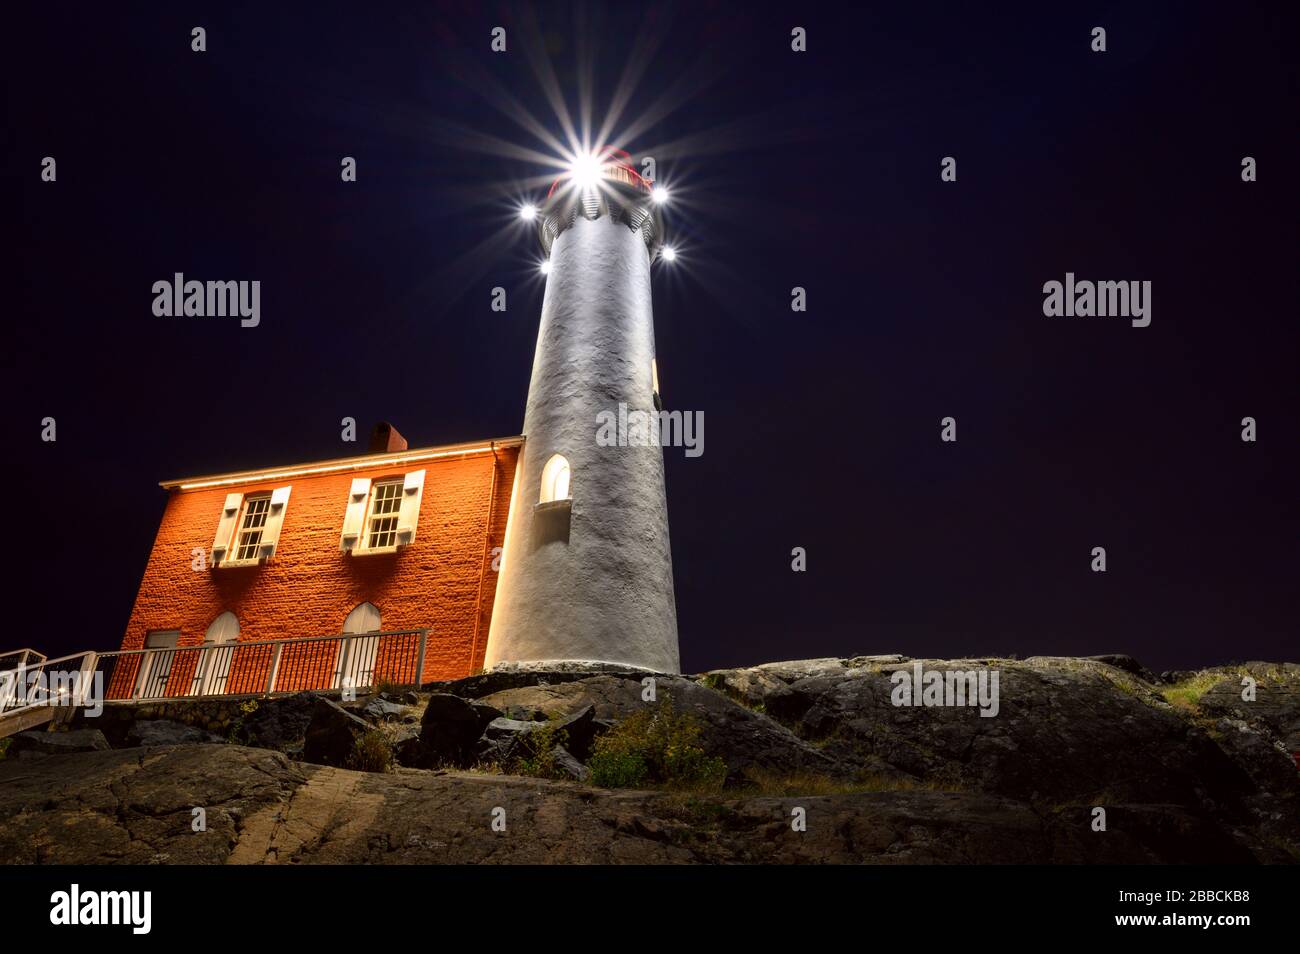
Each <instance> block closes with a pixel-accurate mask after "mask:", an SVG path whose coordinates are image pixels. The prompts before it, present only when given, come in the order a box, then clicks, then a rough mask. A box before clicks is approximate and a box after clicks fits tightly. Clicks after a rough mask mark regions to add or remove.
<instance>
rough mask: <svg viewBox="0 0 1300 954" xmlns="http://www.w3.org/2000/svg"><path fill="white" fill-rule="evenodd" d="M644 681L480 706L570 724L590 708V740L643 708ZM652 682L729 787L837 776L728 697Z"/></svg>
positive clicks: (619, 680) (544, 690) (618, 679)
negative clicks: (536, 713)
mask: <svg viewBox="0 0 1300 954" xmlns="http://www.w3.org/2000/svg"><path fill="white" fill-rule="evenodd" d="M645 677H646V674H645V673H637V674H635V675H634V676H628V675H620V674H601V675H596V676H591V677H588V678H587V679H585V680H582V681H581V682H566V683H560V684H556V685H537V686H526V687H521V688H517V689H509V690H505V691H503V692H498V693H494V694H492V695H490V696H487V697H486V698H485V700H484V701H486V702H490V703H492V704H493V705H496V706H497V707H498V708H500V707H504V706H507V705H522V706H529V707H533V708H537V709H541V710H542V711H543V712H546V713H547V715H549V716H551V717H552V718H559V719H567V718H570V717H571V716H572V715H573V714H575V713H580V712H581V711H582V710H583V709H585V708H586V707H588V706H594V707H595V712H594V718H593V719H592V722H591V727H590V731H591V733H592V735H593V736H594V735H595V734H596V733H597V732H598V731H599V730H600V729H601V728H602V727H603V726H602V725H601V723H602V722H604V723H610V722H618V721H620V720H622V719H623V718H625V717H626V716H628V715H631V714H632V713H633V712H639V711H641V710H643V709H644V708H645V707H646V705H647V703H646V702H644V701H642V692H643V691H644V686H643V685H642V681H641V680H642V679H644V678H645ZM655 678H656V693H657V695H658V696H668V697H671V699H672V705H673V708H674V709H676V710H677V711H682V712H690V713H691V714H693V715H694V716H695V717H696V720H697V721H698V722H699V724H700V727H701V730H702V731H701V736H700V745H701V748H703V749H704V751H705V752H706V753H707V754H708V755H716V756H718V757H720V758H722V759H723V760H724V761H725V762H726V763H727V781H728V783H729V784H731V785H737V784H740V783H741V782H743V781H744V780H745V776H746V774H747V773H749V772H751V771H754V770H762V771H766V772H772V773H799V772H824V773H828V774H831V775H836V774H837V773H838V769H837V767H836V765H835V764H834V763H833V762H832V761H831V760H830V759H828V758H827V757H826V756H824V755H823V754H822V753H821V752H819V751H818V750H817V749H816V748H814V747H813V746H812V745H810V744H809V743H808V742H805V741H803V740H802V739H799V738H797V737H796V736H795V735H794V734H793V733H792V732H791V731H790V730H789V729H788V728H786V727H785V726H783V725H781V724H780V723H778V722H776V721H774V720H773V719H771V718H770V717H769V716H767V715H765V714H764V713H762V712H756V711H753V710H751V709H749V708H746V707H745V706H743V705H741V704H740V703H738V702H736V701H734V700H733V699H731V698H729V697H728V696H726V695H724V694H722V693H720V692H715V691H714V690H712V689H709V688H707V687H705V686H702V685H699V684H697V683H696V682H693V681H692V680H690V679H687V678H684V677H682V676H657V677H655ZM584 721H585V720H584ZM581 731H584V732H585V731H586V729H585V728H584V729H582V730H581ZM566 744H567V743H566ZM497 748H498V750H499V749H500V747H499V746H498V747H497Z"/></svg>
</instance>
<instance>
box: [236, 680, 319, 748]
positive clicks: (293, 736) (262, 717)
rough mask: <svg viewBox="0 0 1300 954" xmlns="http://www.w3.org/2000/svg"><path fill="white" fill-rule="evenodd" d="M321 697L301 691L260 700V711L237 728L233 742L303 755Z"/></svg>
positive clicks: (258, 708) (258, 705) (249, 716)
mask: <svg viewBox="0 0 1300 954" xmlns="http://www.w3.org/2000/svg"><path fill="white" fill-rule="evenodd" d="M320 698H322V697H321V696H319V695H317V694H316V693H314V692H299V693H295V694H294V695H292V696H277V697H276V698H273V699H261V700H258V704H257V708H256V709H254V710H253V711H252V712H250V713H248V714H247V715H245V716H243V721H242V722H241V723H240V725H239V726H238V727H237V728H233V731H232V735H234V736H235V738H234V739H232V741H235V742H238V743H241V744H245V745H255V746H258V747H259V748H264V749H275V750H276V751H279V752H284V753H286V754H288V755H290V756H299V755H301V754H302V751H303V748H304V744H305V741H306V737H307V727H308V726H309V725H310V724H311V719H312V712H313V711H314V710H315V707H316V700H317V699H320Z"/></svg>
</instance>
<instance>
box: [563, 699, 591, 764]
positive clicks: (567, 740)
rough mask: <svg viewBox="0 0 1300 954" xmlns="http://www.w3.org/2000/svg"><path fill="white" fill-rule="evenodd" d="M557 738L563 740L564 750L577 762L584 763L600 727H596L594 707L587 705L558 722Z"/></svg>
mask: <svg viewBox="0 0 1300 954" xmlns="http://www.w3.org/2000/svg"><path fill="white" fill-rule="evenodd" d="M556 730H557V733H563V734H562V735H557V737H558V738H561V739H563V740H564V748H565V749H566V750H567V751H568V752H570V753H572V754H573V756H574V757H576V758H577V759H578V760H579V761H584V762H585V761H586V759H587V756H588V755H589V754H590V753H591V743H592V742H594V741H595V739H596V735H597V733H598V732H599V731H600V726H598V725H596V707H595V706H594V705H589V706H587V707H585V708H583V709H579V710H578V711H577V712H575V713H574V714H573V715H571V716H569V717H568V718H566V719H563V720H561V721H560V723H559V724H558V725H557V726H556Z"/></svg>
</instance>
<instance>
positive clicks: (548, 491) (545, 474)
mask: <svg viewBox="0 0 1300 954" xmlns="http://www.w3.org/2000/svg"><path fill="white" fill-rule="evenodd" d="M570 475H571V471H570V469H569V461H568V460H567V459H566V458H565V457H564V455H562V454H552V455H551V459H550V460H548V461H547V462H546V466H545V467H543V468H542V490H541V495H540V498H539V499H540V502H541V503H552V502H553V501H556V500H568V499H569V477H570Z"/></svg>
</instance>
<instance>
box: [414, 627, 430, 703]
mask: <svg viewBox="0 0 1300 954" xmlns="http://www.w3.org/2000/svg"><path fill="white" fill-rule="evenodd" d="M428 646H429V631H428V630H427V629H422V630H420V651H419V652H418V653H417V654H416V658H415V688H416V689H419V688H420V687H421V686H422V685H424V651H425V650H426V649H427V648H428Z"/></svg>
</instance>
